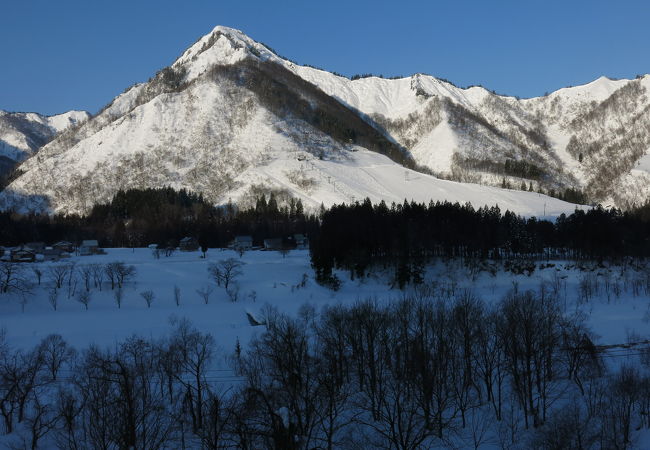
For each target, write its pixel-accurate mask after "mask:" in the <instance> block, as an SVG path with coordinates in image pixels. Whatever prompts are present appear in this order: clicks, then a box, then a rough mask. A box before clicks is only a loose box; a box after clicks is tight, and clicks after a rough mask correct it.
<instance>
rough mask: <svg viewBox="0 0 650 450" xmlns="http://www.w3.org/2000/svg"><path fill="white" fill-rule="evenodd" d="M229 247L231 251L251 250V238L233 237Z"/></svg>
mask: <svg viewBox="0 0 650 450" xmlns="http://www.w3.org/2000/svg"><path fill="white" fill-rule="evenodd" d="M231 247H232V248H233V250H250V249H252V248H253V237H252V236H235V239H234V240H233V241H232V244H231Z"/></svg>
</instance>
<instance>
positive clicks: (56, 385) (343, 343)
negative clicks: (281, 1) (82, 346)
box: [0, 286, 650, 450]
mask: <svg viewBox="0 0 650 450" xmlns="http://www.w3.org/2000/svg"><path fill="white" fill-rule="evenodd" d="M265 322H266V330H265V331H264V332H263V333H261V334H260V335H259V336H258V337H256V338H253V340H252V341H251V343H250V345H248V346H247V347H245V348H242V346H240V345H239V343H238V342H237V343H235V344H234V345H233V347H234V348H233V351H232V352H230V351H229V352H228V354H227V355H221V356H226V357H227V358H226V360H227V361H229V362H230V365H231V367H232V369H231V370H229V369H225V368H222V366H219V365H218V361H219V360H220V358H218V356H219V354H218V352H217V343H216V342H215V340H214V338H213V337H212V336H211V335H210V334H207V333H203V332H200V331H198V330H196V329H195V328H194V327H193V326H192V325H191V324H190V323H189V322H187V321H185V320H180V321H174V322H173V323H172V326H173V330H172V332H171V333H170V334H169V335H167V336H164V337H162V338H160V339H149V340H147V339H142V338H139V337H132V338H129V339H127V340H125V341H123V342H122V343H120V344H119V345H116V346H113V347H111V348H110V349H103V348H99V347H90V348H88V349H86V350H85V351H83V352H81V353H79V352H77V351H75V350H74V349H72V348H71V347H70V346H68V345H67V344H66V343H65V342H64V341H63V339H62V338H61V337H60V336H57V335H52V336H48V337H47V338H45V339H44V340H43V342H42V343H41V344H39V345H38V346H37V347H36V348H34V349H32V350H29V351H23V350H13V349H11V348H10V347H9V346H8V345H7V343H6V340H4V339H3V340H2V345H1V346H0V416H1V419H0V420H2V424H3V425H4V431H5V433H7V434H12V436H13V437H14V438H15V441H14V442H15V443H16V447H17V448H18V447H20V448H24V447H26V448H37V447H38V446H39V445H42V446H45V447H48V448H53V447H57V448H66V449H81V448H148V449H158V448H169V447H176V448H196V447H199V446H201V448H206V449H222V448H242V449H256V448H274V449H283V450H291V449H309V448H328V449H332V448H386V449H416V448H432V447H434V446H440V445H455V446H461V447H466V448H479V447H480V446H482V445H486V444H492V445H500V446H501V447H502V448H511V447H512V446H514V445H515V444H517V443H519V444H521V443H522V442H526V443H527V445H529V446H530V447H531V448H532V447H535V448H560V447H562V445H564V447H562V448H596V447H599V448H628V447H629V446H630V445H631V443H632V442H633V437H634V435H633V430H634V429H635V428H640V427H648V426H649V425H650V424H649V423H648V420H647V415H645V411H647V406H648V404H650V388H649V386H650V377H649V376H648V375H647V374H646V373H645V372H644V371H643V369H641V368H636V369H632V368H629V367H623V368H622V369H621V370H620V371H617V372H615V373H614V374H612V375H607V373H606V369H605V366H604V364H603V363H602V361H601V358H600V354H599V352H598V351H597V348H596V347H595V346H594V344H593V343H592V341H591V333H590V331H589V330H588V329H587V328H586V327H585V326H584V324H583V323H582V322H581V320H580V318H578V317H565V316H563V315H562V314H561V313H560V307H559V304H558V301H557V298H555V297H554V296H552V295H547V294H545V293H544V292H540V293H533V292H517V291H512V292H511V293H510V294H508V295H507V296H506V297H505V298H504V299H503V300H502V301H501V302H499V303H498V304H496V305H494V306H488V305H486V304H485V303H484V302H483V301H482V300H481V299H480V298H478V297H476V296H475V295H474V294H473V293H472V292H470V291H460V292H456V293H455V294H450V293H449V291H442V290H438V289H435V288H434V287H432V286H429V287H428V288H426V289H425V288H421V289H418V290H416V291H414V292H413V294H412V295H409V296H405V297H404V298H402V299H401V300H399V301H393V302H390V303H388V304H385V305H384V304H380V303H378V302H377V301H374V300H365V301H359V302H357V303H356V304H354V305H351V306H343V305H338V306H333V307H329V308H326V309H324V310H323V311H322V312H320V313H319V312H317V311H315V310H314V309H313V308H312V307H307V306H305V307H303V308H302V309H301V310H300V312H299V314H298V316H297V317H289V316H286V315H282V314H279V313H277V312H276V311H274V310H272V309H267V310H266V313H265ZM643 354H644V355H645V350H643ZM644 358H645V357H644ZM644 358H642V360H643V361H645V359H648V358H645V359H644ZM17 424H21V426H20V427H17ZM5 442H8V441H5ZM558 445H559V447H558Z"/></svg>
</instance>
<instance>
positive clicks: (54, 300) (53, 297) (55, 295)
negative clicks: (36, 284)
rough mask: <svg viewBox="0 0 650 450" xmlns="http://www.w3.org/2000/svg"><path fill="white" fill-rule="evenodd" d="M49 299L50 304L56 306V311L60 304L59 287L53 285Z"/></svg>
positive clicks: (49, 292) (48, 294)
mask: <svg viewBox="0 0 650 450" xmlns="http://www.w3.org/2000/svg"><path fill="white" fill-rule="evenodd" d="M47 301H48V302H50V305H52V308H54V311H56V309H57V308H58V306H59V291H58V290H57V288H55V287H53V288H52V289H50V290H49V291H48V293H47Z"/></svg>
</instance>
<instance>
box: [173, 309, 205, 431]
mask: <svg viewBox="0 0 650 450" xmlns="http://www.w3.org/2000/svg"><path fill="white" fill-rule="evenodd" d="M214 352H215V343H214V338H213V337H212V335H210V334H203V333H201V332H199V331H198V330H196V329H195V328H194V327H193V326H192V325H191V324H190V323H189V321H187V320H181V321H179V322H178V323H177V324H176V327H175V330H174V332H173V334H172V336H171V339H170V343H169V356H170V358H171V359H172V360H173V361H174V362H175V366H176V367H177V370H176V371H175V374H174V376H175V378H176V381H177V382H178V383H180V384H181V386H182V387H183V391H184V392H185V397H186V403H187V405H188V409H189V413H190V417H191V421H192V428H193V429H194V431H195V432H197V431H198V430H200V429H202V428H203V425H204V420H203V414H204V412H205V404H204V402H205V400H206V396H207V394H208V392H209V388H208V382H207V380H206V375H207V371H208V369H209V367H210V364H211V362H212V360H213V357H214Z"/></svg>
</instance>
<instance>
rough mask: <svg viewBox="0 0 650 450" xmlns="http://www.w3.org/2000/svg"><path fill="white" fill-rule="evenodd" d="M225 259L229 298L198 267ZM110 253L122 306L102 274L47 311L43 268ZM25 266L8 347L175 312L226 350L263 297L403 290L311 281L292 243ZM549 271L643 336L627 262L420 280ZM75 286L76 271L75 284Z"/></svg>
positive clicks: (146, 324)
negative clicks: (130, 272)
mask: <svg viewBox="0 0 650 450" xmlns="http://www.w3.org/2000/svg"><path fill="white" fill-rule="evenodd" d="M227 258H236V259H237V260H240V261H242V262H243V263H244V266H243V267H242V272H243V273H242V275H241V276H239V277H237V279H236V282H237V284H238V285H239V299H238V300H237V302H232V301H231V300H230V298H229V296H228V294H227V293H226V290H225V289H224V288H223V287H217V286H216V284H215V283H214V281H213V280H212V279H211V277H210V275H209V273H208V270H207V269H208V266H209V264H211V263H215V262H217V261H220V260H224V259H227ZM114 261H123V262H125V263H126V264H129V265H133V266H134V267H135V268H136V271H137V274H136V276H135V278H134V281H132V282H129V283H128V284H127V285H126V286H125V288H124V298H123V303H122V306H121V308H119V309H118V307H117V304H116V301H115V299H114V291H111V288H110V283H108V281H107V280H104V286H103V287H102V290H101V291H99V290H97V289H94V288H93V289H92V290H91V301H90V304H89V307H88V310H86V309H85V307H84V305H82V304H81V303H79V302H78V301H77V300H76V299H75V296H73V297H72V298H68V285H67V283H66V284H64V286H63V287H62V288H61V289H60V290H59V291H60V293H59V304H58V308H57V310H56V311H54V310H53V308H52V306H51V305H50V303H49V301H48V291H50V290H51V288H52V286H53V283H52V281H51V280H50V277H49V270H50V267H53V266H55V265H57V264H69V263H71V262H74V263H76V269H77V270H79V269H80V268H81V267H82V266H83V265H86V264H92V263H99V264H106V263H110V262H114ZM552 264H553V262H552ZM587 266H588V265H587ZM25 267H26V268H27V271H28V272H26V273H27V275H28V276H30V277H31V278H33V280H34V282H36V277H35V275H34V274H33V273H31V270H32V267H40V269H41V271H42V272H43V276H42V282H41V285H40V286H38V285H37V286H35V287H34V289H33V295H30V296H28V297H27V301H26V303H25V304H23V303H22V302H21V300H20V297H18V296H16V295H12V294H5V295H2V296H0V317H1V318H0V327H2V328H4V329H5V330H6V332H7V338H8V341H9V343H10V344H12V345H14V346H17V347H31V346H33V345H36V344H37V343H38V342H40V340H41V339H42V338H43V337H45V336H47V335H48V334H51V333H59V334H61V335H62V336H63V337H64V338H65V340H66V341H68V342H69V343H70V344H72V345H74V346H75V347H78V348H83V347H85V346H87V345H89V344H93V343H94V344H98V345H100V346H112V345H113V344H115V343H116V342H118V341H121V340H123V339H124V338H126V337H129V336H131V335H133V334H138V335H141V336H144V337H150V336H153V337H156V336H159V335H162V334H165V333H167V332H168V331H169V330H170V325H169V320H170V319H171V318H173V317H177V318H188V319H189V320H190V321H191V322H192V323H193V324H194V325H195V326H196V327H197V328H199V329H200V330H202V331H206V332H209V333H211V334H213V335H214V337H215V338H216V340H217V342H218V343H219V345H220V346H221V347H222V349H223V350H225V351H226V352H230V351H232V349H233V348H234V346H235V342H236V340H237V339H239V340H240V342H241V343H242V345H244V344H245V343H246V342H247V341H248V340H249V339H250V337H251V336H252V335H253V334H254V333H256V332H258V331H260V330H263V327H253V326H251V325H250V323H249V320H248V318H247V314H246V313H247V312H249V313H251V314H252V315H253V316H258V317H259V316H261V315H263V311H264V309H265V308H266V307H268V306H269V305H270V306H273V307H276V308H277V309H278V310H279V311H280V312H286V313H289V314H294V313H296V312H297V311H298V310H299V308H300V307H301V306H302V305H304V304H310V305H312V306H314V307H315V308H316V310H319V309H320V308H322V307H323V306H325V305H331V304H335V303H344V304H352V303H353V302H355V301H356V300H359V299H361V300H363V299H366V298H370V297H376V298H377V299H379V300H380V301H390V300H391V299H397V298H400V297H401V296H402V294H403V293H402V292H401V291H399V290H398V289H391V288H390V286H389V284H390V279H391V277H392V273H384V274H377V275H375V276H373V277H369V278H366V279H363V280H354V281H350V279H349V277H348V275H347V273H345V272H340V273H339V277H340V278H341V280H342V281H343V283H342V287H341V289H340V290H339V291H337V292H334V291H331V290H329V289H327V288H324V287H322V286H319V285H318V284H316V283H315V281H314V280H313V270H312V268H311V266H310V262H309V253H308V251H306V250H295V251H291V252H290V253H289V254H287V255H286V257H283V256H282V255H281V254H280V253H279V252H275V251H248V252H246V253H244V254H243V256H242V257H241V259H240V257H239V256H238V255H237V254H236V253H235V252H233V251H230V250H219V249H211V250H210V251H208V253H207V258H206V259H202V258H200V252H176V253H175V254H173V255H172V256H170V257H165V256H161V257H160V259H155V258H154V257H153V255H152V252H151V251H150V250H149V249H135V250H131V249H109V250H108V251H107V254H106V255H96V256H86V257H82V256H78V257H73V258H71V259H70V260H69V261H65V262H62V263H61V262H60V263H52V262H45V263H38V264H35V265H28V266H25ZM538 267H539V263H538ZM583 268H586V267H583ZM304 274H306V276H307V282H306V285H305V287H300V286H299V285H300V283H301V281H302V280H303V276H304ZM555 274H558V275H559V279H560V282H561V283H562V294H561V302H562V304H563V307H564V305H565V306H566V312H567V314H572V313H574V312H576V311H582V312H583V313H584V314H585V315H586V318H587V323H588V324H590V325H591V328H592V330H593V331H594V333H595V334H596V335H598V336H600V338H599V339H598V341H597V343H599V344H619V343H624V342H626V339H627V338H628V336H630V335H632V334H637V335H640V336H647V335H650V322H649V321H648V320H644V316H645V314H646V312H647V311H648V307H649V305H650V303H649V297H648V296H647V295H646V294H645V293H644V291H643V290H641V291H640V292H639V293H638V295H636V296H635V295H633V293H632V289H631V288H630V286H631V285H632V283H633V280H634V279H635V278H637V279H638V278H639V277H643V276H645V275H644V274H642V273H640V272H637V271H635V270H633V269H627V270H623V269H622V267H618V266H613V267H609V268H607V267H600V268H596V269H595V270H594V271H591V270H579V269H578V268H576V265H575V264H574V263H571V262H555V263H554V266H553V267H547V268H545V269H542V270H539V269H538V270H535V272H534V273H533V274H532V275H530V276H527V275H513V274H512V273H511V272H505V271H499V272H498V273H497V274H496V276H493V275H490V274H489V273H487V272H485V271H483V272H480V273H478V274H477V275H472V273H471V272H470V270H469V269H468V268H466V267H465V266H463V265H462V264H460V263H459V262H451V263H444V264H443V263H441V262H440V263H437V264H436V265H435V266H433V267H430V268H429V270H428V273H427V279H428V280H437V281H438V282H439V283H450V284H453V285H455V286H456V288H457V289H459V290H460V289H463V288H471V289H472V290H473V291H474V292H475V293H476V294H477V295H478V296H480V297H481V298H483V299H484V300H485V301H486V302H487V303H491V302H496V301H498V300H500V299H501V298H502V297H503V296H504V295H505V294H506V293H507V292H508V291H509V290H511V289H512V288H513V286H515V285H516V286H517V287H518V289H519V290H520V291H523V290H528V289H531V290H535V291H536V292H538V291H539V289H540V286H541V285H542V283H546V286H547V287H546V289H547V291H548V289H550V288H549V287H548V286H549V285H550V284H551V283H552V280H553V278H554V277H555ZM586 277H591V278H592V279H595V280H597V282H598V283H599V286H600V287H599V289H598V292H596V293H595V294H594V295H593V297H592V298H591V299H590V300H588V301H586V302H584V301H582V300H580V289H579V284H580V282H581V281H583V280H584V279H586ZM605 281H608V282H609V283H610V285H611V286H614V284H615V283H618V286H619V288H620V289H621V293H620V295H619V296H618V297H617V296H616V295H615V293H614V291H615V289H614V288H613V287H612V288H611V289H610V295H609V297H610V298H609V300H608V299H607V293H606V290H605V287H604V286H605ZM174 286H178V287H179V288H180V292H181V300H180V306H177V305H176V303H175V300H174ZM207 286H213V287H214V292H213V293H212V294H211V296H210V299H209V303H208V304H205V302H204V300H203V298H201V296H200V295H199V294H197V292H196V291H197V290H201V289H204V288H205V287H207ZM625 286H628V287H627V289H626V288H625ZM82 289H83V283H82V282H81V280H80V281H79V283H78V285H77V288H76V290H77V291H79V290H82ZM147 290H151V291H153V292H154V294H155V298H154V300H153V303H152V305H151V307H150V308H148V307H147V305H146V302H145V300H144V299H143V298H142V296H141V295H140V293H141V292H144V291H147Z"/></svg>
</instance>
